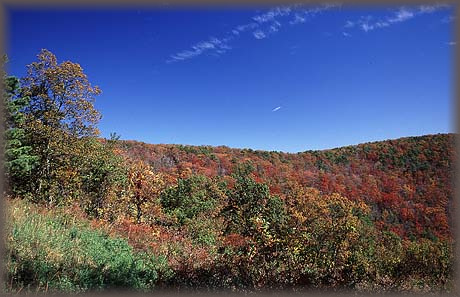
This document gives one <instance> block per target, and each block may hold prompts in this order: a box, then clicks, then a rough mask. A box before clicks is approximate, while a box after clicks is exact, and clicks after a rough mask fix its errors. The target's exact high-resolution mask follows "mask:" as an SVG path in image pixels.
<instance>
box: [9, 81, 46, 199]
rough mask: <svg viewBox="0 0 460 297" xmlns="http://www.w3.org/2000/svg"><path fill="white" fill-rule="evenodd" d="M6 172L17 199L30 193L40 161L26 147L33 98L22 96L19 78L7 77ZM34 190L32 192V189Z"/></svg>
mask: <svg viewBox="0 0 460 297" xmlns="http://www.w3.org/2000/svg"><path fill="white" fill-rule="evenodd" d="M4 83H5V93H4V107H5V134H4V137H5V171H6V178H7V180H8V184H9V188H8V191H9V192H11V193H14V194H16V195H18V194H23V193H24V192H26V191H27V190H28V186H29V185H28V183H27V180H28V179H29V178H30V177H31V174H32V170H33V169H34V167H35V166H37V161H38V157H37V156H35V155H33V154H32V147H31V146H30V145H28V144H27V143H26V135H25V130H24V122H25V116H24V113H23V110H24V108H25V107H26V106H27V105H28V104H29V98H28V97H24V96H20V83H19V80H18V79H17V78H15V77H11V76H10V77H5V78H4ZM29 190H30V189H29Z"/></svg>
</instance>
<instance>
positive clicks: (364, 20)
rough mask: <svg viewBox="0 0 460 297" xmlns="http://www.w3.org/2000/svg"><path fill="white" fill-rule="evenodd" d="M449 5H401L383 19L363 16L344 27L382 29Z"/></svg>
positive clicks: (365, 29) (364, 29)
mask: <svg viewBox="0 0 460 297" xmlns="http://www.w3.org/2000/svg"><path fill="white" fill-rule="evenodd" d="M446 7H449V5H447V4H435V5H420V6H418V7H416V8H412V9H409V8H406V7H400V8H399V9H398V10H396V11H395V12H394V13H393V14H392V15H389V16H386V17H384V18H381V19H377V20H376V19H374V18H373V17H372V16H362V17H360V18H359V19H358V20H355V21H351V20H348V21H347V22H346V23H345V25H344V28H345V29H350V28H354V27H358V28H360V29H361V30H362V31H364V32H369V31H373V30H375V29H381V28H385V27H390V26H392V25H395V24H398V23H402V22H406V21H408V20H410V19H413V18H415V17H417V16H419V15H423V14H430V13H434V12H436V11H438V10H440V9H443V8H446Z"/></svg>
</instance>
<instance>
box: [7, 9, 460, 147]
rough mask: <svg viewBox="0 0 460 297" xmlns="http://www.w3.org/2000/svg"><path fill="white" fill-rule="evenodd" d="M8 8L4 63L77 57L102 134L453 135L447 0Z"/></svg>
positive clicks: (236, 137) (242, 139) (185, 140)
mask: <svg viewBox="0 0 460 297" xmlns="http://www.w3.org/2000/svg"><path fill="white" fill-rule="evenodd" d="M8 14H9V36H8V37H9V43H8V45H9V47H8V50H7V53H8V56H9V58H10V62H9V65H8V68H9V70H10V74H11V75H15V76H18V77H22V76H23V75H24V74H25V70H26V65H27V64H30V63H32V62H33V61H35V60H36V55H37V54H38V52H39V50H40V49H42V48H47V49H48V50H50V51H52V52H53V53H54V54H56V56H57V58H58V62H62V61H65V60H70V61H72V62H76V63H79V64H80V65H81V66H82V67H83V69H84V71H85V73H86V74H87V75H88V78H89V80H90V81H91V83H92V84H93V85H98V86H100V87H101V89H102V92H103V93H102V95H101V96H99V97H97V98H96V108H97V109H98V110H99V111H101V113H102V120H101V121H100V123H99V129H100V131H101V137H103V138H109V135H110V133H112V132H115V133H117V134H119V135H121V139H123V140H134V141H139V142H144V143H150V144H171V145H191V146H200V145H204V146H226V147H230V148H235V149H252V150H263V151H278V152H284V153H299V152H304V151H309V150H328V149H334V148H339V147H344V146H352V145H358V144H362V143H368V142H375V141H385V140H391V139H398V138H403V137H416V136H424V135H432V134H450V133H454V134H455V129H454V128H453V127H454V123H453V120H454V114H453V113H452V112H451V109H452V108H451V107H452V102H453V87H454V80H453V65H452V64H453V63H452V62H453V48H454V46H456V40H453V20H454V17H453V15H454V10H453V6H451V5H450V6H445V5H419V6H415V5H410V6H405V7H400V6H389V5H388V6H382V7H380V8H375V7H373V8H369V7H364V6H360V7H351V6H349V7H347V6H324V5H320V6H309V5H307V6H302V7H295V6H292V5H291V6H278V7H272V8H263V9H261V8H257V7H254V8H247V7H246V8H244V9H243V8H237V7H232V9H222V8H213V9H190V10H187V9H183V8H182V9H179V8H174V9H170V8H168V9H161V8H158V9H137V8H133V9H80V10H71V9H49V10H47V9H40V10H38V9H35V10H34V9H24V8H11V7H10V8H9V10H8ZM120 19H123V20H124V22H120ZM69 32H70V34H68V33H69ZM339 51H340V52H339ZM204 143H206V144H204Z"/></svg>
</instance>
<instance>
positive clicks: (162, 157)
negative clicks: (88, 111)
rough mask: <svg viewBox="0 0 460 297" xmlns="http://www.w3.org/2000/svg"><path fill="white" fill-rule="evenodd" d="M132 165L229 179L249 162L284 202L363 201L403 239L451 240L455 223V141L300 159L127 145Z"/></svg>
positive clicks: (417, 141) (405, 142)
mask: <svg viewBox="0 0 460 297" xmlns="http://www.w3.org/2000/svg"><path fill="white" fill-rule="evenodd" d="M120 148H122V149H123V151H124V152H125V154H126V155H127V156H129V157H130V158H133V159H137V160H142V161H143V162H146V163H148V164H149V165H150V166H151V167H152V168H153V169H154V170H155V171H158V172H162V173H165V174H166V175H167V176H169V177H170V178H172V180H174V178H177V177H178V176H183V175H191V174H198V175H204V176H207V177H209V178H213V177H217V176H220V177H223V178H225V177H226V176H230V175H231V173H232V171H233V169H234V168H235V166H236V164H239V163H244V162H247V163H249V164H251V165H252V166H253V167H254V172H253V176H254V179H255V180H257V181H258V182H263V183H265V184H267V185H268V186H269V188H270V192H271V193H272V194H275V195H280V197H283V198H284V197H286V195H288V194H289V185H292V184H294V183H295V184H298V185H299V186H301V187H313V188H316V189H318V190H319V191H320V192H321V193H322V194H332V193H339V194H341V195H343V196H345V197H347V198H348V199H350V200H353V201H364V202H365V203H366V204H368V205H369V207H370V208H371V209H372V211H371V218H372V220H373V221H374V222H375V223H376V225H377V226H378V228H379V229H382V230H383V229H384V230H390V231H392V232H395V233H396V234H398V235H399V236H402V237H410V238H415V237H416V238H421V237H425V238H433V237H439V238H448V237H450V236H451V233H450V228H449V225H450V223H451V219H452V209H453V207H452V202H453V200H452V198H453V187H452V182H453V172H454V163H453V160H454V153H455V147H454V134H438V135H426V136H420V137H407V138H401V139H396V140H387V141H380V142H372V143H366V144H360V145H356V146H347V147H341V148H336V149H330V150H322V151H305V152H302V153H297V154H288V153H282V152H268V151H254V150H251V149H242V150H241V149H231V148H228V147H225V146H222V147H211V146H184V145H152V144H145V143H142V142H136V141H123V142H122V143H121V144H120Z"/></svg>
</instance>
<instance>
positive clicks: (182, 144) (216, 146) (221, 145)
mask: <svg viewBox="0 0 460 297" xmlns="http://www.w3.org/2000/svg"><path fill="white" fill-rule="evenodd" d="M456 134H458V133H457V132H446V133H435V134H423V135H409V136H402V137H398V138H388V139H379V140H370V141H366V142H360V143H353V144H346V145H343V146H337V147H331V148H323V149H317V150H303V151H297V152H286V151H276V150H271V151H269V150H263V149H253V148H250V147H230V146H228V145H225V144H218V145H211V144H186V143H151V142H145V141H142V140H136V139H121V138H120V141H131V142H140V143H143V144H147V145H166V146H191V147H212V148H218V147H225V148H228V149H236V150H252V151H262V152H275V153H283V154H300V153H305V152H309V151H328V150H335V149H340V148H345V147H350V146H359V145H363V144H371V143H377V142H386V141H395V140H401V139H405V138H416V137H425V136H436V135H456ZM100 138H102V139H104V140H109V139H110V138H106V137H100Z"/></svg>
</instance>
